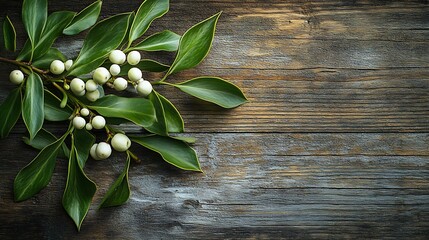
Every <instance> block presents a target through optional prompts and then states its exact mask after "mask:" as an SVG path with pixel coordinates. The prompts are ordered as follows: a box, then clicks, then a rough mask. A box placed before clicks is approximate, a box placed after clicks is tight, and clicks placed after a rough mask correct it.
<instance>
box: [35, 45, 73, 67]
mask: <svg viewBox="0 0 429 240" xmlns="http://www.w3.org/2000/svg"><path fill="white" fill-rule="evenodd" d="M54 60H61V61H63V62H64V61H66V60H67V58H66V56H64V54H63V53H62V52H60V51H59V50H58V49H56V48H50V49H49V50H48V51H47V52H46V53H45V54H44V55H43V56H41V57H39V58H37V59H36V60H34V61H33V64H32V65H33V66H34V67H37V68H40V69H49V67H50V66H51V63H52V61H54Z"/></svg>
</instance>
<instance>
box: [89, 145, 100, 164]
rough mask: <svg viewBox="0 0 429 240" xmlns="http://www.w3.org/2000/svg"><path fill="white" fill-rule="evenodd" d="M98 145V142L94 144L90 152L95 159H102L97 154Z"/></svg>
mask: <svg viewBox="0 0 429 240" xmlns="http://www.w3.org/2000/svg"><path fill="white" fill-rule="evenodd" d="M97 147H98V143H96V144H94V145H92V147H91V149H90V150H89V154H90V155H91V157H92V158H93V159H94V160H101V158H99V157H98V156H97V153H96V150H97Z"/></svg>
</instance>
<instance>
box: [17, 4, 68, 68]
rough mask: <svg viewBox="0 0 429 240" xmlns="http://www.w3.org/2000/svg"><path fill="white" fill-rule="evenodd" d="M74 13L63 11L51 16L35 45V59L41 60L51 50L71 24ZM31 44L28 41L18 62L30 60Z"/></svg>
mask: <svg viewBox="0 0 429 240" xmlns="http://www.w3.org/2000/svg"><path fill="white" fill-rule="evenodd" d="M74 15H75V13H74V12H69V11H61V12H53V13H52V14H51V15H49V17H48V20H47V22H46V26H45V28H44V29H43V32H42V35H41V36H40V39H39V41H38V42H37V44H35V45H34V53H33V59H39V58H40V57H41V56H43V55H45V53H46V52H47V51H48V50H49V49H50V48H51V46H52V44H53V43H54V42H55V40H56V39H57V38H58V37H59V36H60V35H61V33H62V31H63V29H64V28H65V27H66V26H67V24H69V23H70V21H71V20H72V19H73V16H74ZM31 49H32V47H31V44H30V43H29V42H28V41H27V42H26V43H25V45H24V48H23V49H22V50H21V52H20V53H19V56H18V58H17V60H29V59H30V58H31V54H32V52H31Z"/></svg>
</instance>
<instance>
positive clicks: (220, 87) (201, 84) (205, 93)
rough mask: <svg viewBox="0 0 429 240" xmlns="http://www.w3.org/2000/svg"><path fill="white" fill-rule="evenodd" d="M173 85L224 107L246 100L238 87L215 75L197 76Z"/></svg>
mask: <svg viewBox="0 0 429 240" xmlns="http://www.w3.org/2000/svg"><path fill="white" fill-rule="evenodd" d="M174 86H175V87H177V88H179V89H180V90H182V91H183V92H185V93H188V94H190V95H192V96H194V97H197V98H199V99H202V100H204V101H208V102H212V103H214V104H217V105H219V106H221V107H224V108H234V107H237V106H239V105H241V104H243V103H245V102H246V101H247V99H246V97H245V96H244V94H243V92H241V90H240V88H238V87H237V86H235V85H234V84H232V83H230V82H227V81H225V80H223V79H221V78H217V77H198V78H194V79H191V80H189V81H186V82H183V83H180V84H175V85H174Z"/></svg>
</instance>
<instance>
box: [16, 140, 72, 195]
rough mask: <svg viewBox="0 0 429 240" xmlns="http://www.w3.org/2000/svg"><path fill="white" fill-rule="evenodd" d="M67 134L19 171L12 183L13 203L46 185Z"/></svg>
mask: <svg viewBox="0 0 429 240" xmlns="http://www.w3.org/2000/svg"><path fill="white" fill-rule="evenodd" d="M68 134H69V132H67V133H66V134H64V135H63V136H62V137H61V138H59V139H58V140H56V141H55V142H53V143H51V144H50V145H48V146H46V147H45V148H43V149H42V151H40V153H39V154H38V155H37V156H36V157H35V158H34V159H33V160H32V161H31V162H30V163H29V164H28V165H27V166H25V167H24V168H23V169H22V170H21V171H19V173H18V174H17V175H16V177H15V182H14V194H15V201H17V202H20V201H24V200H26V199H28V198H30V197H32V196H33V195H35V194H36V193H38V192H39V191H40V190H42V189H43V188H44V187H46V185H48V183H49V181H50V180H51V177H52V173H53V171H54V168H55V159H56V157H57V155H58V152H59V151H60V149H61V146H62V144H63V142H64V139H65V138H66V137H67V136H68Z"/></svg>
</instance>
